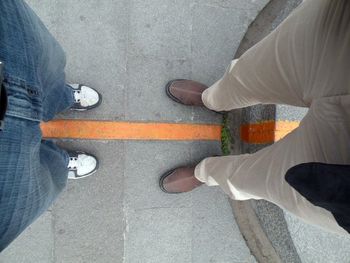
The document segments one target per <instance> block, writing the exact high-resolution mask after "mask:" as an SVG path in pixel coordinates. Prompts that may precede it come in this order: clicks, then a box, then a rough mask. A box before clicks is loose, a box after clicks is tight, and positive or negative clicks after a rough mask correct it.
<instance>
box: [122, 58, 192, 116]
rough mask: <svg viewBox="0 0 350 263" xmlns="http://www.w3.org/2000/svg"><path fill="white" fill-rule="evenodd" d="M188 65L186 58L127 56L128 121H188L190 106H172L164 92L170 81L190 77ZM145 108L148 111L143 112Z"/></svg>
mask: <svg viewBox="0 0 350 263" xmlns="http://www.w3.org/2000/svg"><path fill="white" fill-rule="evenodd" d="M190 71H191V63H190V62H189V60H186V59H180V60H176V59H159V58H149V57H130V58H129V61H128V87H129V88H128V99H127V109H128V111H127V113H126V117H127V119H128V120H137V121H149V120H154V121H174V122H190V121H191V119H192V118H193V114H192V109H191V107H185V106H182V105H180V104H178V103H175V102H174V101H172V100H171V99H169V98H168V96H167V95H166V93H165V85H166V84H167V82H168V81H169V80H170V79H173V78H189V77H190ZM146 109H147V110H146Z"/></svg>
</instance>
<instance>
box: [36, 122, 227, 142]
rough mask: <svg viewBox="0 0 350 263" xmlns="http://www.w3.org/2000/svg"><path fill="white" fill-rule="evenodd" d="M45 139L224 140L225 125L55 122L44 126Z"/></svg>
mask: <svg viewBox="0 0 350 263" xmlns="http://www.w3.org/2000/svg"><path fill="white" fill-rule="evenodd" d="M41 129H42V132H43V136H44V137H45V138H69V139H92V140H216V141H220V140H221V129H222V127H221V125H205V124H178V123H136V122H113V121H89V120H55V121H51V122H48V123H42V124H41Z"/></svg>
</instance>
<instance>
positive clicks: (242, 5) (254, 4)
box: [195, 0, 269, 12]
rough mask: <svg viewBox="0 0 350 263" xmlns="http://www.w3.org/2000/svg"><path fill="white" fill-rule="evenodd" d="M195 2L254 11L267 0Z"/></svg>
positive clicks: (206, 0)
mask: <svg viewBox="0 0 350 263" xmlns="http://www.w3.org/2000/svg"><path fill="white" fill-rule="evenodd" d="M195 2H196V3H198V4H203V5H210V6H215V7H222V8H235V9H242V10H244V9H252V10H254V11H255V12H256V11H260V10H261V9H262V8H263V7H264V6H265V5H266V4H267V3H268V2H269V0H195Z"/></svg>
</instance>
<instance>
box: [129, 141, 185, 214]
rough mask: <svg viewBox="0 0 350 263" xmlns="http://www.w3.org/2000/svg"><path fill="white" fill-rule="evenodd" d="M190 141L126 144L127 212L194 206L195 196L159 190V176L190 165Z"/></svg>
mask: <svg viewBox="0 0 350 263" xmlns="http://www.w3.org/2000/svg"><path fill="white" fill-rule="evenodd" d="M190 146H191V144H190V143H189V142H127V143H126V162H125V165H126V166H125V209H127V210H129V209H132V210H139V209H151V208H153V209H156V208H164V207H168V208H170V207H174V208H179V207H186V208H189V207H191V195H192V193H186V194H182V195H169V194H165V193H163V192H162V191H161V190H160V188H159V184H158V181H159V177H160V176H161V175H162V174H163V173H165V172H167V171H168V170H171V169H173V168H176V167H178V166H181V165H187V164H188V163H190V162H191V154H190Z"/></svg>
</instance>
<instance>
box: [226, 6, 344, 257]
mask: <svg viewBox="0 0 350 263" xmlns="http://www.w3.org/2000/svg"><path fill="white" fill-rule="evenodd" d="M300 2H301V1H300V0H295V1H290V0H289V1H286V0H284V1H282V0H273V1H271V2H270V3H269V5H267V7H265V9H264V10H263V11H262V12H261V13H260V14H259V16H258V18H257V20H256V21H255V22H254V24H253V25H252V27H251V28H249V30H248V32H247V34H246V36H245V37H244V39H243V41H242V44H241V46H240V47H239V49H238V51H237V53H236V56H239V55H240V54H242V53H243V52H244V51H245V50H246V49H247V48H249V47H250V46H251V45H253V44H254V43H256V42H257V41H259V40H260V39H262V38H263V37H264V36H265V35H267V34H268V33H269V32H270V31H271V30H272V29H274V28H275V27H276V26H278V24H280V22H281V21H283V19H284V17H286V16H287V15H288V14H289V13H290V12H291V11H292V10H293V9H294V8H296V7H297V6H298V4H299V3H300ZM307 110H308V109H306V108H297V107H291V106H286V105H257V106H254V107H250V108H246V109H243V110H240V111H238V112H235V113H234V114H231V116H229V120H231V122H232V121H235V122H237V118H239V119H240V120H239V121H240V122H243V123H255V122H259V121H261V120H271V119H272V120H273V119H275V120H279V121H300V120H301V119H302V118H303V117H304V116H305V114H306V112H307ZM233 134H235V135H236V136H235V137H237V131H233ZM232 146H233V147H234V149H233V152H234V151H236V152H235V153H237V149H238V148H240V149H241V151H243V152H249V153H253V152H256V151H258V150H259V149H261V148H263V147H266V146H267V145H252V144H245V143H242V142H240V141H235V142H233V144H232ZM250 203H251V204H252V206H253V208H254V209H255V212H256V215H257V216H258V217H259V220H260V225H261V227H262V228H263V229H264V231H265V233H266V235H267V236H268V238H269V240H270V241H271V243H272V244H273V246H274V248H275V250H276V252H277V253H278V254H279V256H280V258H281V259H282V261H283V262H291V263H297V262H308V263H309V262H310V263H311V262H320V263H321V262H322V263H323V262H324V263H328V262H332V263H333V262H334V263H335V262H337V263H338V262H339V263H348V262H350V260H349V258H350V257H349V242H350V239H349V237H344V236H337V235H333V234H331V233H328V232H326V231H324V230H322V229H319V228H316V227H314V226H311V225H307V224H305V223H303V222H302V221H301V220H300V219H298V218H296V217H295V216H293V215H291V214H289V213H288V212H285V211H283V210H281V209H280V208H279V207H277V206H275V205H274V204H271V203H269V202H267V201H250Z"/></svg>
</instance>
